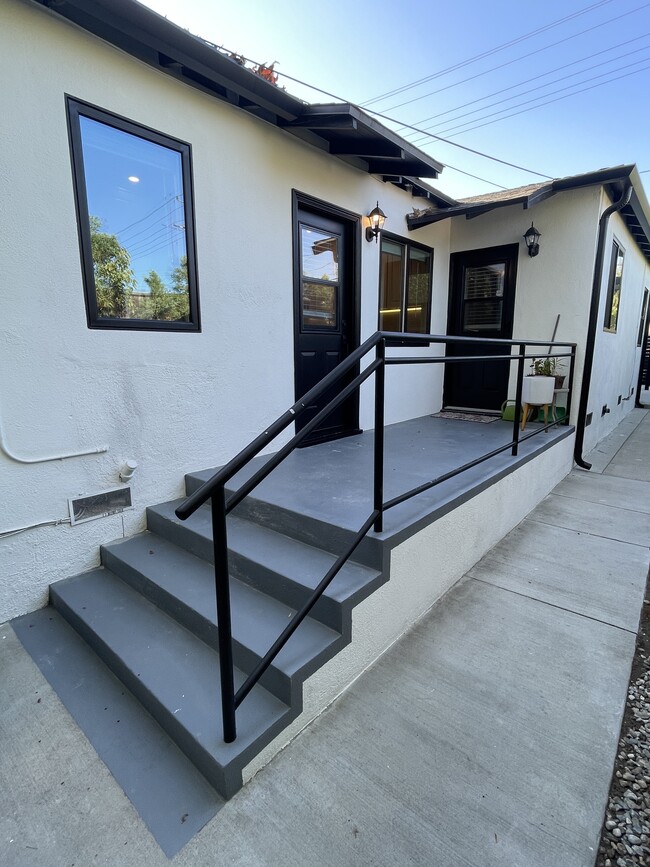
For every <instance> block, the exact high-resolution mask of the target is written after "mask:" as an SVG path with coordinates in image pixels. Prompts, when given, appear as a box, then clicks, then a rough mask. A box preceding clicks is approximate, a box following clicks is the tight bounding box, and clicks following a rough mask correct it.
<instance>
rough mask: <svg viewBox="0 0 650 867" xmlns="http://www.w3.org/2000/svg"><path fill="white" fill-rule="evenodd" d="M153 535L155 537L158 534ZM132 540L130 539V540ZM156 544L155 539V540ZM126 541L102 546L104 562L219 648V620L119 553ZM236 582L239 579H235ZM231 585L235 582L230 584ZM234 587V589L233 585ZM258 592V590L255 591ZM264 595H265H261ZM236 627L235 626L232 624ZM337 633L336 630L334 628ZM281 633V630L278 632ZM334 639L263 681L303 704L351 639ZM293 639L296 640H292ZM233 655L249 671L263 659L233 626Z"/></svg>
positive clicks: (291, 701)
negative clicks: (306, 689) (312, 680)
mask: <svg viewBox="0 0 650 867" xmlns="http://www.w3.org/2000/svg"><path fill="white" fill-rule="evenodd" d="M147 535H152V537H153V538H154V539H155V534H147ZM128 541H130V540H127V542H128ZM153 544H155V542H153ZM123 545H124V543H123V542H118V543H112V544H109V545H103V546H102V547H101V555H102V563H103V565H104V566H105V567H106V568H107V569H109V570H110V571H111V572H113V573H114V574H116V575H118V576H119V577H120V578H121V579H122V580H123V581H126V582H127V583H128V584H129V585H130V586H131V587H133V589H134V590H137V591H138V592H139V593H141V594H142V595H143V596H144V597H145V598H147V599H148V600H149V601H150V602H152V603H153V604H154V605H156V606H158V607H159V608H160V609H161V610H162V611H164V612H165V614H167V615H168V616H170V617H173V618H174V619H175V620H176V621H177V622H179V623H180V624H181V625H182V626H184V627H185V628H186V629H189V631H190V632H192V633H193V634H194V635H196V636H197V637H198V638H200V639H201V640H202V641H203V642H204V643H205V644H207V645H208V646H209V647H211V648H212V649H213V650H217V649H218V636H219V631H218V628H217V625H216V623H214V622H213V621H211V620H209V619H208V618H207V617H206V616H205V615H204V614H203V613H201V612H200V611H198V610H196V608H193V607H192V606H191V605H190V604H188V603H187V602H185V601H184V600H183V599H181V598H179V596H176V595H174V594H173V593H171V592H170V591H169V590H167V589H166V588H164V587H161V586H160V585H159V584H157V583H156V582H155V581H154V580H153V579H152V578H150V577H149V576H148V575H145V574H143V572H142V571H140V570H139V569H137V567H135V566H133V565H132V564H131V563H129V562H127V561H126V560H125V559H124V558H122V557H121V556H120V549H121V548H123ZM233 581H237V579H233ZM231 587H232V585H231ZM233 589H234V588H233ZM254 592H257V591H254ZM259 595H260V596H264V594H259ZM308 626H309V618H307V619H306V621H304V622H303V624H301V627H300V628H301V629H303V628H305V627H308ZM233 627H234V625H233ZM332 632H333V633H334V630H332ZM278 634H279V632H278ZM332 639H333V640H332V641H331V642H330V644H328V645H327V646H325V647H322V648H321V650H320V651H319V652H317V653H316V654H312V655H310V656H306V657H305V658H304V661H303V662H302V664H301V665H300V666H299V668H297V669H296V670H294V671H293V672H291V673H288V672H286V671H285V670H283V668H282V667H281V666H280V665H279V664H277V665H276V664H272V665H271V666H270V667H269V669H267V671H266V672H265V673H264V675H263V676H262V678H261V680H260V683H261V684H262V686H264V687H265V688H266V689H268V690H269V691H270V692H272V693H273V694H274V695H276V696H277V697H278V698H279V699H280V700H281V701H284V702H285V703H287V704H292V705H293V704H295V703H298V704H300V703H301V701H302V684H303V683H304V681H305V680H306V678H308V677H309V676H310V675H311V674H313V672H314V671H316V670H318V669H319V668H320V667H321V666H322V665H324V664H325V663H326V662H327V661H328V660H329V659H331V658H332V657H333V656H334V655H336V653H338V652H339V651H340V650H341V649H342V647H343V646H344V645H345V644H347V643H348V642H347V641H346V640H345V637H344V636H342V635H341V634H340V633H337V634H334V635H333V636H332ZM292 640H293V639H292ZM233 656H234V663H235V666H236V667H237V668H239V669H241V670H242V671H244V672H245V673H246V674H250V672H251V671H252V670H253V669H254V668H255V666H256V665H257V664H258V662H259V661H260V659H261V655H260V653H259V652H256V651H255V650H254V649H252V648H251V647H249V646H248V645H247V644H245V643H244V640H243V638H242V640H239V639H238V637H237V635H236V633H235V631H234V628H233Z"/></svg>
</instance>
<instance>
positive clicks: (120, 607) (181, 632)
mask: <svg viewBox="0 0 650 867" xmlns="http://www.w3.org/2000/svg"><path fill="white" fill-rule="evenodd" d="M51 594H52V603H53V605H54V606H55V607H56V608H57V610H59V611H60V612H61V613H62V614H63V615H64V617H66V619H68V620H69V621H71V617H70V615H72V620H73V621H76V622H73V625H74V626H75V627H76V628H77V629H78V631H81V633H82V635H83V637H84V638H86V641H88V642H89V643H90V644H91V646H93V649H95V650H96V651H98V652H99V653H100V656H101V655H102V653H101V647H99V649H98V646H97V642H99V644H101V645H104V646H106V647H108V648H110V654H111V656H112V657H113V658H115V657H116V658H117V659H119V661H120V667H121V668H122V669H123V672H122V674H119V672H116V673H118V676H120V677H121V679H123V680H124V677H123V676H122V675H123V673H124V671H126V672H127V673H129V674H130V677H129V681H130V682H128V683H127V684H126V685H127V686H128V687H129V688H130V689H131V690H132V691H133V692H135V693H136V694H137V695H138V698H140V700H142V699H143V695H145V694H149V695H150V696H153V697H154V698H155V703H156V706H157V712H154V716H156V718H157V719H158V722H160V723H161V725H163V728H165V727H166V726H165V720H164V719H161V718H160V717H161V716H163V717H169V716H171V717H173V721H174V726H175V727H176V728H180V729H182V730H184V734H185V735H186V736H187V737H188V738H189V739H191V740H194V741H196V742H197V744H199V745H200V747H201V748H202V749H203V750H204V751H205V752H206V753H207V754H209V755H210V756H211V757H212V759H213V760H214V761H215V762H216V763H217V764H219V765H220V766H221V767H226V766H227V765H229V764H230V763H231V762H233V761H236V760H237V757H238V756H239V755H240V754H241V753H242V752H243V751H244V750H246V749H247V748H248V747H249V746H251V745H252V744H254V743H255V741H257V740H258V739H259V738H260V737H262V736H264V734H265V732H266V731H267V729H269V728H270V727H271V726H272V725H273V724H274V723H277V722H278V721H279V720H281V719H282V718H283V717H285V716H286V715H288V711H289V709H288V707H287V705H286V704H284V703H283V702H281V701H280V700H279V699H277V698H276V697H275V696H273V695H271V693H269V692H268V691H267V690H265V689H264V688H262V687H261V686H260V685H259V684H258V685H256V686H255V687H254V688H253V690H252V691H251V693H250V694H249V696H248V697H247V698H246V700H245V701H244V702H243V703H242V705H241V707H240V709H239V711H238V714H237V726H238V737H237V740H236V741H235V742H234V743H231V744H226V743H224V741H223V729H222V722H221V690H220V684H219V657H218V653H217V652H216V651H214V650H212V649H211V648H209V647H208V646H207V645H206V644H205V643H204V642H202V641H201V640H200V639H198V638H196V637H195V636H194V635H192V634H191V633H190V632H189V631H188V630H187V629H185V628H184V627H182V626H181V625H179V624H178V623H176V621H174V620H173V619H172V618H171V617H168V616H167V615H166V614H164V613H163V612H162V611H161V610H160V609H159V608H157V607H156V606H155V605H154V604H153V603H151V602H149V601H148V600H146V599H144V597H143V596H141V595H140V594H139V593H138V592H137V591H136V590H134V589H133V588H131V587H129V586H128V585H127V584H126V583H125V582H123V581H122V580H121V579H119V578H118V577H117V576H115V575H113V574H112V573H111V572H110V571H109V570H107V569H101V568H100V569H96V570H93V571H92V572H87V573H85V574H83V575H79V576H75V577H74V578H69V579H67V580H66V581H61V582H58V583H57V584H55V585H52V588H51ZM79 626H81V627H82V628H81V629H79ZM89 637H90V640H89ZM103 658H104V657H103ZM104 661H107V660H106V658H104ZM109 664H110V660H109ZM111 667H113V666H111ZM244 679H245V675H244V674H243V672H241V671H239V670H237V669H235V688H237V687H238V686H239V685H240V684H241V683H242V682H243V681H244ZM134 687H135V688H134ZM144 703H145V705H147V706H148V709H149V710H150V712H152V711H151V702H144Z"/></svg>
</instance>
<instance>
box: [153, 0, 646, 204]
mask: <svg viewBox="0 0 650 867" xmlns="http://www.w3.org/2000/svg"><path fill="white" fill-rule="evenodd" d="M146 5H147V6H150V7H151V8H152V9H155V10H156V11H157V12H160V13H161V14H164V15H166V16H167V17H168V18H169V19H170V20H172V21H175V22H176V23H177V24H180V25H181V26H183V27H185V28H187V29H189V30H190V31H191V32H192V33H195V34H198V35H200V36H202V37H204V38H205V39H208V40H210V41H211V42H214V43H216V44H218V45H223V46H225V47H227V48H229V49H232V50H233V51H236V52H238V53H240V54H243V55H244V56H246V57H247V58H250V59H252V60H255V61H263V62H267V63H271V62H272V61H277V66H276V70H277V71H278V72H279V73H280V79H279V83H280V84H281V85H283V86H286V88H287V90H288V91H289V92H291V93H293V94H294V95H296V96H298V97H300V98H302V99H306V100H307V101H309V102H328V101H332V100H331V98H330V97H327V96H324V95H322V94H319V93H317V92H316V91H313V90H308V89H306V88H304V87H302V86H300V85H298V84H296V83H295V82H293V81H290V80H287V79H286V78H283V77H282V73H284V74H286V75H290V76H292V77H294V78H296V79H300V80H302V81H305V82H308V83H309V84H312V85H315V86H317V87H320V88H322V89H323V90H326V91H329V92H330V93H332V94H334V95H336V96H338V97H341V98H342V99H345V100H348V101H351V102H355V103H358V104H360V105H362V107H363V106H364V103H366V102H367V101H369V100H373V99H374V98H375V97H378V96H381V95H382V94H385V93H387V92H389V91H392V90H395V89H397V88H403V87H406V86H407V85H410V84H411V83H412V82H414V81H418V80H420V79H424V78H428V79H429V80H428V81H425V82H422V83H421V84H419V85H418V86H417V87H409V88H408V89H406V90H403V91H402V92H401V93H398V94H394V95H392V96H386V97H384V98H382V99H380V100H378V101H374V102H372V103H369V104H368V105H367V108H368V109H371V108H372V109H374V110H377V111H381V112H382V113H385V114H387V115H389V116H390V117H392V118H395V119H396V120H398V121H401V122H403V123H407V124H412V125H413V126H425V125H426V126H429V125H431V126H432V130H431V131H433V132H435V133H437V134H439V135H441V136H444V137H445V138H448V139H449V140H450V141H451V142H453V143H454V144H450V143H444V142H441V141H436V140H433V139H431V138H425V137H423V136H422V135H421V134H418V133H417V132H415V131H412V130H409V129H402V130H401V134H402V135H404V136H405V137H406V138H408V139H409V140H413V141H415V140H416V139H417V143H418V146H419V147H421V148H422V149H423V150H426V151H427V152H429V153H431V154H432V155H433V156H434V157H435V158H436V159H438V160H440V161H441V162H442V163H444V164H446V165H448V166H449V167H448V168H447V169H446V170H445V171H444V172H443V173H442V175H441V176H440V178H439V179H438V181H436V182H435V185H436V186H437V187H438V188H439V189H441V190H443V191H444V192H446V193H448V194H449V195H452V196H463V195H472V194H478V193H483V192H489V191H490V190H494V189H497V188H498V186H501V187H513V186H520V185H522V184H527V183H534V182H536V181H540V180H543V177H542V176H551V177H561V176H563V175H570V174H576V173H580V172H585V171H591V170H594V169H598V168H602V167H605V166H612V165H617V164H621V163H634V162H635V163H637V165H638V167H639V169H640V170H641V171H644V170H650V113H649V112H648V111H647V91H648V86H649V85H650V2H645V0H546V2H545V3H543V4H541V3H540V4H536V5H533V4H522V3H520V2H512V0H492V2H490V3H484V2H480V0H455V2H453V3H442V2H439V0H438V2H435V0H404V2H403V3H402V4H401V7H400V8H399V10H398V8H397V5H396V4H395V3H389V2H387V0H378V2H376V3H374V4H373V3H363V4H361V3H350V2H349V0H346V2H344V0H330V2H329V3H327V4H306V3H298V2H295V0H273V2H268V0H267V2H262V0H238V2H237V3H236V4H235V3H231V4H221V3H219V4H217V3H214V2H213V0H183V2H178V0H146ZM567 18H568V19H569V20H565V21H562V22H560V19H567ZM558 22H559V23H558ZM533 31H539V32H537V33H533ZM530 34H532V35H530ZM506 43H512V44H510V45H506V47H502V46H504V45H505V44H506ZM477 55H484V56H483V57H481V58H479V59H473V58H476V57H477ZM453 67H455V68H453ZM465 79H468V80H465ZM542 103H547V104H545V105H543V104H542ZM477 109H478V110H477ZM470 112H471V113H470ZM504 114H512V116H510V117H505V118H504V117H503V115H504ZM460 115H465V116H464V117H460ZM383 122H385V123H387V125H389V126H392V127H393V128H397V125H396V124H393V123H390V122H387V121H383ZM434 124H435V126H434ZM457 145H463V146H465V147H466V148H472V149H474V150H478V151H482V152H483V153H486V154H489V155H490V156H494V157H498V158H500V159H501V160H504V161H506V162H511V163H515V164H517V165H518V166H522V167H524V168H525V169H527V170H528V171H521V170H519V169H515V168H512V167H509V166H505V165H502V164H500V163H498V162H494V161H492V160H489V159H486V158H484V157H481V156H478V155H476V154H473V153H471V152H469V151H467V150H463V149H462V148H460V147H458V146H457ZM452 166H453V167H455V168H451V167H452ZM455 169H461V170H463V171H464V172H468V173H470V174H474V175H477V176H478V177H480V178H482V179H484V180H478V179H476V178H471V177H468V176H467V175H464V174H462V173H461V172H460V171H456V170H455ZM642 177H643V178H644V180H645V183H646V187H647V186H648V182H649V180H650V172H649V173H648V174H644V175H642ZM488 182H491V183H488Z"/></svg>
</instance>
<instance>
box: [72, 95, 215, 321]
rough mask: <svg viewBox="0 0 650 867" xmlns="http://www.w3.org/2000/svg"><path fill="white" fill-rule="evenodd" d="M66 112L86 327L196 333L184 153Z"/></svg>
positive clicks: (174, 145) (164, 140)
mask: <svg viewBox="0 0 650 867" xmlns="http://www.w3.org/2000/svg"><path fill="white" fill-rule="evenodd" d="M67 106H68V120H69V130H70V143H71V152H72V166H73V175H74V181H75V194H76V203H77V217H78V223H79V237H80V243H81V260H82V268H83V276H84V286H85V293H86V310H87V314H88V325H89V327H90V328H120V329H125V328H126V329H153V330H158V331H199V330H200V322H199V305H198V286H197V274H196V271H197V269H196V251H195V240H194V208H193V202H192V177H191V150H190V145H189V144H186V143H185V142H181V141H178V140H176V139H173V138H170V137H169V136H166V135H163V134H162V133H159V132H155V131H154V130H150V129H148V128H146V127H143V126H140V125H139V124H136V123H134V122H133V121H130V120H125V119H124V118H121V117H117V116H116V115H114V114H110V113H109V112H106V111H103V110H102V109H99V108H97V107H95V106H91V105H87V104H86V103H83V102H79V101H78V100H75V99H72V98H68V100H67Z"/></svg>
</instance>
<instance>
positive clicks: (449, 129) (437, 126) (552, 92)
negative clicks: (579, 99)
mask: <svg viewBox="0 0 650 867" xmlns="http://www.w3.org/2000/svg"><path fill="white" fill-rule="evenodd" d="M649 47H650V46H644V47H643V48H638V49H637V50H636V51H632V52H629V54H624V55H621V57H629V56H630V55H631V54H638V52H639V51H647V50H648V48H649ZM621 57H616V58H612V60H620V59H621ZM649 59H650V58H648V57H643V58H642V59H641V60H635V61H634V62H633V63H628V64H626V65H625V66H619V67H617V68H616V69H609V70H607V72H602V73H600V74H599V75H592V76H591V77H590V78H585V79H584V80H583V81H574V82H573V83H572V84H567V85H565V86H564V87H559V88H558V89H557V90H550V91H548V93H543V94H540V95H539V96H533V97H532V98H531V99H526V100H524V101H523V102H518V103H515V104H513V105H510V106H508V107H507V108H502V109H498V110H497V111H495V112H492V113H491V114H484V115H483V116H482V117H479V118H474V120H470V121H464V122H462V123H459V124H457V125H456V126H453V124H454V123H456V121H458V120H460V119H461V118H463V117H469V115H471V114H476V113H477V112H480V111H485V110H486V109H489V108H494V106H497V105H500V104H501V103H503V102H509V101H510V100H512V99H517V97H519V96H522V94H520V93H518V94H516V95H515V96H506V97H504V98H503V99H499V100H497V101H496V102H493V103H490V104H489V105H484V106H481V108H475V109H472V110H471V111H466V112H465V113H464V114H459V115H458V116H457V117H452V118H449V119H448V120H447V121H443V122H442V123H438V124H433V125H432V126H429V127H425V129H432V128H433V129H440V128H441V127H444V129H443V130H442V131H443V132H444V134H445V135H448V134H449V133H451V132H453V131H455V130H457V129H460V128H461V127H463V126H467V125H468V124H472V123H474V121H476V120H478V121H481V120H485V119H487V118H488V117H494V115H496V114H500V113H501V112H502V111H510V109H512V108H519V107H520V106H522V105H528V104H529V103H531V102H536V101H537V100H539V99H544V98H545V97H547V96H554V95H555V94H556V93H561V92H562V91H564V90H569V89H571V88H573V87H580V85H582V84H588V83H589V82H590V81H596V79H598V78H604V77H606V76H608V75H611V74H612V73H614V72H621V71H622V70H624V69H630V68H631V67H632V66H638V64H639V63H645V62H646V61H647V60H649ZM611 62H612V61H611V60H606V61H603V63H611ZM603 63H597V64H595V65H594V66H590V67H588V68H587V69H581V70H580V71H579V72H574V73H571V75H568V76H563V77H561V78H556V79H555V81H549V82H547V83H546V84H541V85H539V86H538V87H532V88H531V89H530V91H529V92H532V91H534V90H540V89H542V88H545V87H550V86H551V85H553V84H557V83H558V82H560V81H565V80H566V79H567V78H572V77H573V76H574V75H580V74H581V73H583V72H588V71H589V70H590V69H596V67H598V66H603ZM608 80H609V79H608ZM614 80H615V79H614ZM601 84H607V81H603V82H601ZM575 92H576V93H581V92H582V91H580V90H577V91H575ZM567 95H568V96H572V95H573V94H567ZM447 124H452V126H447ZM421 140H422V139H413V144H417V143H418V142H419V141H421Z"/></svg>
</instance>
